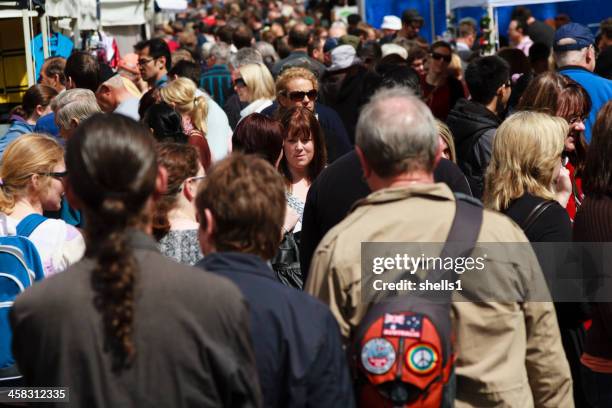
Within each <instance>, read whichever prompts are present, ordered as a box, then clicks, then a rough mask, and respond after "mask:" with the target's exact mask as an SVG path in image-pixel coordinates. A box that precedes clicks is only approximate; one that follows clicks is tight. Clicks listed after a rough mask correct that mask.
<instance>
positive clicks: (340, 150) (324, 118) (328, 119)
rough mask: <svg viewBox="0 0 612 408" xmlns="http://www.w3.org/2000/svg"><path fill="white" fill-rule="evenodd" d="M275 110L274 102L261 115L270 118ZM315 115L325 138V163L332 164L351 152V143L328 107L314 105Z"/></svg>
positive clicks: (335, 115) (335, 113) (333, 112)
mask: <svg viewBox="0 0 612 408" xmlns="http://www.w3.org/2000/svg"><path fill="white" fill-rule="evenodd" d="M277 109H278V103H277V102H274V103H273V104H272V105H270V106H268V107H267V108H266V109H264V110H263V111H261V113H262V114H263V115H266V116H269V117H271V118H272V117H274V115H275V114H276V110H277ZM315 113H316V114H317V118H318V119H319V123H320V124H321V129H323V136H324V137H325V147H327V162H328V163H332V162H333V161H334V160H336V159H337V158H338V157H340V156H343V155H344V154H346V153H348V152H350V151H351V149H352V147H351V142H350V141H349V137H348V134H347V133H346V128H345V127H344V123H342V119H340V116H339V115H338V113H337V112H336V111H335V110H333V109H332V108H330V107H329V106H325V105H322V104H320V103H315Z"/></svg>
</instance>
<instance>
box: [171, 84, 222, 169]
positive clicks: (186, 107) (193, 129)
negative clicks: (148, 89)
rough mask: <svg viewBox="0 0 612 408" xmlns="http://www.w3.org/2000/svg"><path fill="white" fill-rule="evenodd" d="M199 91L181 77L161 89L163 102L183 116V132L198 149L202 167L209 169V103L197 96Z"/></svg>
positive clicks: (203, 97) (204, 98)
mask: <svg viewBox="0 0 612 408" xmlns="http://www.w3.org/2000/svg"><path fill="white" fill-rule="evenodd" d="M197 89H198V88H197V87H196V85H195V84H194V83H193V81H192V80H191V79H188V78H183V77H179V78H177V79H175V80H173V81H171V82H169V83H168V85H166V86H165V87H163V88H161V89H160V91H159V93H160V95H161V98H162V101H163V102H166V103H167V104H168V105H170V106H172V107H173V108H174V110H176V111H177V113H179V114H180V115H181V118H182V121H183V123H182V125H183V131H184V132H185V134H186V135H187V136H188V137H189V144H190V145H192V146H195V147H196V148H197V149H198V153H199V154H200V161H201V162H202V167H204V169H208V167H209V166H210V163H211V154H210V147H209V146H208V140H207V139H206V134H207V132H208V128H207V125H206V117H207V115H208V103H206V97H205V96H204V95H198V94H197Z"/></svg>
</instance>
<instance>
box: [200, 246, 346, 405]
mask: <svg viewBox="0 0 612 408" xmlns="http://www.w3.org/2000/svg"><path fill="white" fill-rule="evenodd" d="M197 266H198V267H201V268H203V269H206V270H207V271H210V272H213V273H216V274H218V275H221V276H224V277H226V278H229V279H230V280H231V281H233V282H234V283H235V284H236V285H237V286H238V288H240V290H241V292H242V294H243V295H244V297H245V298H246V300H247V302H248V303H249V306H250V314H251V315H250V318H251V337H252V339H253V347H254V350H255V360H256V362H257V369H258V371H259V381H260V384H261V388H262V393H263V396H264V402H265V406H266V407H279V408H281V407H282V408H285V407H317V408H319V407H321V408H325V407H330V408H331V407H334V408H335V407H343V408H344V407H353V406H354V397H353V390H352V384H351V378H350V376H349V370H348V366H347V362H346V356H345V354H344V352H343V350H342V344H341V340H340V332H339V330H338V325H337V323H336V320H335V319H334V317H333V316H332V314H331V312H330V311H329V309H328V308H327V306H326V305H324V304H323V303H321V302H320V301H319V300H317V299H315V298H313V297H312V296H310V295H308V294H306V293H304V292H300V291H298V290H296V289H293V288H289V287H287V286H284V285H283V284H281V283H280V282H279V281H278V280H277V278H276V275H275V274H274V271H273V270H272V269H271V267H270V266H269V265H268V264H267V263H266V262H265V261H263V260H262V259H261V258H259V257H258V256H256V255H250V254H242V253H238V252H218V253H213V254H209V255H206V256H205V257H204V259H203V260H202V261H200V262H199V263H198V265H197Z"/></svg>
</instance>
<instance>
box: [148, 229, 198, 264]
mask: <svg viewBox="0 0 612 408" xmlns="http://www.w3.org/2000/svg"><path fill="white" fill-rule="evenodd" d="M159 250H160V252H161V253H162V254H164V255H165V256H167V257H169V258H172V259H174V260H175V261H177V262H180V263H182V264H187V265H195V264H196V263H197V262H198V261H199V260H200V259H202V258H203V257H204V255H202V251H201V250H200V243H199V242H198V230H197V229H189V230H175V231H169V232H168V234H166V236H164V237H163V238H162V239H161V240H160V241H159Z"/></svg>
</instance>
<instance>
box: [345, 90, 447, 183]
mask: <svg viewBox="0 0 612 408" xmlns="http://www.w3.org/2000/svg"><path fill="white" fill-rule="evenodd" d="M355 144H356V145H357V146H358V147H359V148H360V149H361V151H362V152H363V154H364V156H365V158H366V161H367V162H368V164H369V165H370V166H371V167H372V170H374V172H375V173H376V174H377V175H378V176H380V177H392V176H396V175H398V174H401V173H406V172H412V171H416V170H421V171H427V172H432V171H433V168H434V163H435V157H436V153H437V151H438V148H439V141H438V131H437V126H436V121H435V119H434V117H433V115H432V113H431V111H430V110H429V108H428V107H427V105H425V104H424V103H423V102H422V101H421V100H420V99H419V98H418V97H417V96H416V95H415V94H414V93H413V92H412V91H411V90H410V88H407V87H393V88H386V89H381V90H380V91H378V92H376V93H375V94H374V96H372V98H371V99H370V101H369V102H368V103H367V104H366V105H365V106H364V107H363V109H362V110H361V114H360V115H359V120H358V122H357V129H356V137H355Z"/></svg>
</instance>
